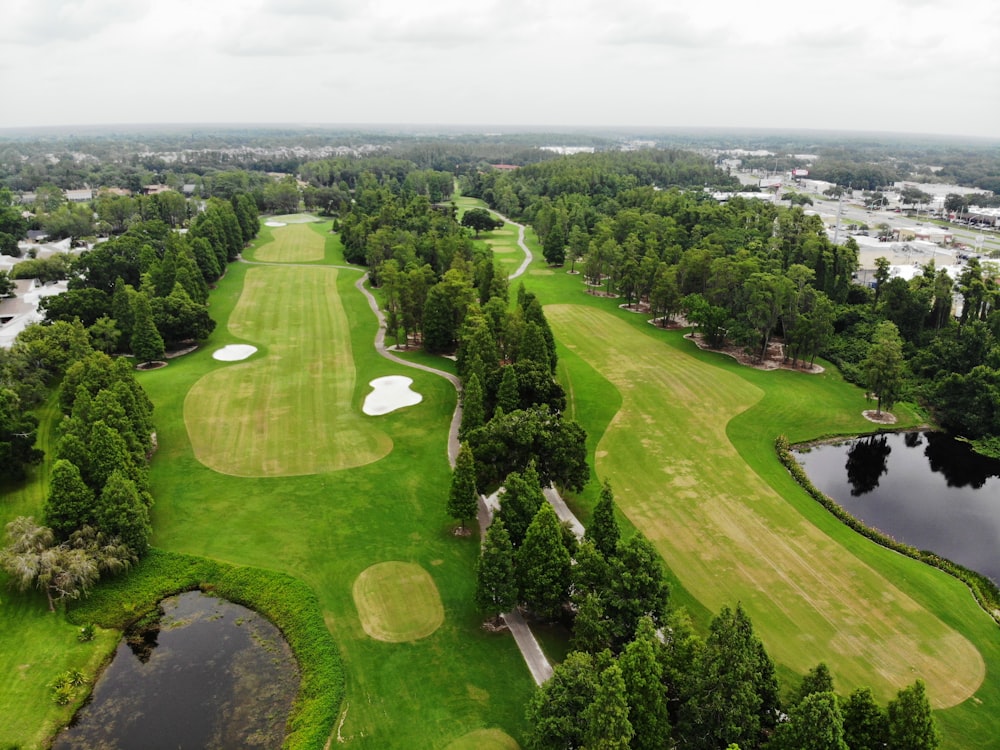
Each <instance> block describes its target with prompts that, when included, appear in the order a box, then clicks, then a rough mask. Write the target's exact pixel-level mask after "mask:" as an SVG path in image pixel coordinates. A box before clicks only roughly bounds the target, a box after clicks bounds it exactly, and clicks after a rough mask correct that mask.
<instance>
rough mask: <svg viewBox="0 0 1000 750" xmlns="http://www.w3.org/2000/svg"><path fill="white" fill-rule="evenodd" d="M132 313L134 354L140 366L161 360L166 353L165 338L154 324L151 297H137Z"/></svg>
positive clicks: (142, 294)
mask: <svg viewBox="0 0 1000 750" xmlns="http://www.w3.org/2000/svg"><path fill="white" fill-rule="evenodd" d="M134 303H135V306H134V309H133V311H132V314H133V316H134V323H133V328H132V341H131V345H132V354H134V355H135V358H136V359H137V360H138V361H139V362H140V364H148V363H150V362H152V361H154V360H158V359H161V358H162V357H163V353H164V347H163V337H162V336H160V332H159V331H158V330H157V329H156V324H155V323H154V322H153V311H152V308H151V307H150V303H149V297H147V296H146V295H145V294H144V293H139V294H137V295H136V297H135V300H134Z"/></svg>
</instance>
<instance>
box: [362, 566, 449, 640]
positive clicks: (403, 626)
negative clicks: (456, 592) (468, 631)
mask: <svg viewBox="0 0 1000 750" xmlns="http://www.w3.org/2000/svg"><path fill="white" fill-rule="evenodd" d="M353 593H354V604H355V606H356V607H357V609H358V615H359V617H360V618H361V624H362V627H364V629H365V632H366V633H368V635H370V636H371V637H372V638H376V639H377V640H380V641H389V642H391V643H404V642H406V641H415V640H418V639H420V638H426V637H427V636H429V635H430V634H431V633H433V632H434V631H435V630H437V629H438V628H439V627H441V623H442V622H444V610H443V609H442V607H441V597H440V596H439V595H438V590H437V586H435V585H434V579H433V578H431V577H430V575H428V573H427V571H425V570H424V569H423V568H421V567H420V566H419V565H415V564H414V563H404V562H398V561H396V560H390V561H387V562H382V563H377V564H376V565H372V566H371V567H370V568H367V569H366V570H363V571H361V575H359V576H358V577H357V578H356V579H355V580H354V591H353Z"/></svg>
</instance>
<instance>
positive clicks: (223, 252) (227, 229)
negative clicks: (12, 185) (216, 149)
mask: <svg viewBox="0 0 1000 750" xmlns="http://www.w3.org/2000/svg"><path fill="white" fill-rule="evenodd" d="M257 230H258V219H257V209H256V204H255V203H254V202H253V199H252V198H251V197H250V196H248V195H246V194H241V195H238V196H236V197H234V198H233V199H232V200H230V201H225V200H221V199H218V198H212V199H210V200H209V201H208V203H207V205H206V208H205V210H204V211H202V212H200V213H199V214H198V215H197V216H196V217H195V218H194V219H193V220H192V221H191V224H190V228H189V231H188V233H187V234H184V235H182V234H179V233H177V232H176V231H174V230H173V229H171V228H170V226H169V225H168V224H167V223H165V222H163V221H160V220H159V219H155V220H150V221H143V222H140V223H137V224H133V225H132V226H131V227H130V228H129V229H128V230H126V231H125V232H124V233H123V234H121V235H120V236H118V237H115V238H113V239H111V240H109V241H107V242H103V243H100V244H99V245H96V246H95V247H94V248H93V249H92V250H87V251H84V252H83V253H81V254H80V256H79V257H78V258H77V259H76V260H75V261H73V262H72V264H71V269H70V274H71V276H72V278H71V279H70V283H69V289H68V291H67V292H65V293H64V294H60V295H55V296H50V297H46V298H45V299H44V300H43V303H42V305H41V307H42V309H43V310H44V312H45V319H46V321H47V322H49V323H54V322H58V321H66V322H69V321H72V320H79V321H80V322H82V323H83V325H84V326H85V327H86V328H87V330H88V332H89V333H90V336H91V339H92V340H93V343H94V345H95V346H96V347H97V348H99V349H102V350H103V351H107V352H109V353H110V352H131V353H133V354H134V355H135V356H136V357H137V358H138V359H139V360H140V361H142V362H149V361H151V360H155V359H159V358H161V357H162V356H163V352H164V349H165V348H166V347H175V346H178V345H180V344H182V343H183V342H186V341H200V340H203V339H205V338H206V337H207V336H208V335H209V334H210V333H211V332H212V330H213V329H214V327H215V321H213V320H212V319H211V317H209V314H208V290H209V284H211V283H213V282H215V281H216V280H217V279H218V278H219V277H220V276H221V275H222V273H223V271H224V269H225V267H226V264H227V263H229V262H230V261H232V260H234V259H236V258H237V257H238V256H239V253H240V252H241V251H242V249H243V247H244V246H245V245H246V244H247V243H248V242H249V241H250V240H251V239H253V238H254V237H255V236H256V233H257ZM39 270H44V269H39Z"/></svg>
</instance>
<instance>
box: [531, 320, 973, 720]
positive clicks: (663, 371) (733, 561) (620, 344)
mask: <svg viewBox="0 0 1000 750" xmlns="http://www.w3.org/2000/svg"><path fill="white" fill-rule="evenodd" d="M545 312H546V315H547V316H548V318H549V321H550V323H551V325H552V327H553V331H554V332H555V334H556V337H557V338H558V339H559V340H560V341H562V342H563V344H564V345H565V346H567V348H569V349H570V350H571V351H574V352H575V353H577V354H579V355H580V356H581V357H582V358H583V359H585V360H586V361H587V362H589V363H590V364H591V365H592V366H594V367H595V369H596V370H597V371H598V372H599V373H600V374H601V375H602V376H603V377H605V378H607V379H608V381H609V382H611V383H612V384H613V385H614V386H615V387H616V389H617V390H618V391H619V393H620V394H621V395H622V406H621V408H620V410H619V411H618V413H617V415H616V416H615V418H614V420H613V421H612V423H611V425H610V426H609V427H608V429H607V430H606V431H605V432H604V435H603V437H602V438H601V441H600V443H599V444H598V446H597V450H596V461H595V465H596V469H597V473H598V474H599V475H600V476H601V477H602V478H608V479H610V480H611V482H612V485H613V487H614V489H615V496H616V501H617V502H618V504H619V507H620V508H621V510H622V511H623V512H624V513H625V515H626V516H628V518H629V520H630V521H631V522H632V523H633V524H634V525H635V526H636V527H637V528H640V529H642V530H643V532H644V533H645V534H646V535H647V536H648V537H649V538H650V540H651V541H652V542H653V543H654V544H655V545H656V547H657V549H658V550H659V552H660V554H661V555H662V556H663V558H664V560H665V561H666V562H667V564H668V565H669V566H670V567H671V569H672V570H673V571H674V574H675V575H676V576H677V577H678V578H679V579H680V581H681V583H682V584H683V586H684V587H685V589H686V590H687V591H688V592H689V593H691V594H692V595H694V596H695V597H697V598H698V599H699V601H701V602H702V603H703V604H704V605H705V606H707V607H708V608H709V609H711V610H713V611H717V610H718V609H720V608H721V607H722V606H723V605H727V604H732V603H733V602H735V601H738V600H742V602H743V605H744V607H745V608H746V609H747V611H748V612H749V613H750V614H751V616H752V617H753V619H754V622H755V625H756V627H757V629H758V632H760V633H761V636H762V637H763V639H764V641H765V643H766V644H767V646H768V649H769V651H770V653H771V654H772V656H773V658H774V659H775V660H776V661H780V662H783V663H784V664H785V665H787V666H788V667H790V668H791V669H792V670H794V671H796V672H799V673H804V672H805V671H806V670H808V669H809V668H810V667H811V666H814V665H815V664H816V662H817V661H819V660H823V661H826V662H827V663H828V664H830V665H831V667H832V670H833V672H834V675H835V676H836V678H837V681H838V684H839V685H840V686H841V688H842V689H844V690H851V689H853V688H855V687H858V686H860V685H864V684H870V685H871V686H872V687H873V689H874V690H875V692H876V694H878V695H880V696H881V697H882V699H883V700H885V699H887V698H889V697H891V696H892V695H893V694H894V693H895V691H896V690H897V689H899V688H900V687H902V686H903V685H905V684H908V683H909V682H912V675H913V674H919V675H920V676H922V677H923V678H924V679H925V680H926V681H927V683H928V688H929V692H930V694H931V696H932V698H933V699H934V700H935V702H936V703H937V704H938V705H939V706H949V705H953V704H955V703H958V702H961V701H963V700H965V699H966V698H968V697H969V696H970V695H972V693H974V692H975V690H976V688H977V687H978V686H979V684H980V682H981V681H982V678H983V675H984V672H985V668H984V664H983V660H982V657H981V656H980V654H979V652H978V651H977V650H976V649H975V648H974V647H973V646H972V644H971V643H970V642H969V641H968V640H967V639H965V638H964V637H962V636H961V635H960V634H959V633H958V632H956V631H955V630H954V629H952V628H950V627H948V626H946V625H945V624H944V623H942V622H941V620H940V619H938V618H937V617H935V616H934V615H933V614H931V613H930V612H928V611H927V610H926V609H925V608H924V607H922V606H920V605H919V604H918V603H917V602H915V601H914V600H913V599H912V598H911V597H910V596H908V595H907V594H905V593H904V592H903V591H901V590H900V589H899V588H898V587H896V586H895V585H894V584H893V583H892V581H891V580H889V579H887V578H886V577H885V576H883V575H881V574H880V573H879V572H878V571H877V570H875V569H873V568H872V567H871V566H870V565H867V564H865V563H863V562H862V561H860V560H859V559H858V558H857V557H855V556H854V555H853V554H851V553H850V552H848V551H847V550H845V549H844V548H843V546H841V545H840V544H839V543H837V541H836V540H834V539H832V538H831V537H830V536H829V535H827V534H825V533H823V532H822V531H820V530H819V529H817V528H816V526H815V525H813V524H811V523H809V522H808V521H807V520H806V519H803V518H802V517H801V516H800V515H799V514H797V513H794V512H791V513H790V512H789V509H788V506H787V504H786V503H785V502H784V500H783V498H782V497H781V495H779V494H778V493H777V492H775V491H774V490H773V489H772V488H771V487H770V486H768V485H767V484H766V483H765V482H764V481H762V480H761V478H760V477H759V476H757V474H755V473H754V472H753V470H752V469H751V468H750V467H749V466H748V465H747V463H746V462H745V461H744V459H743V458H742V457H741V456H740V454H739V453H738V452H737V450H736V448H735V447H734V446H733V444H732V442H731V441H730V439H729V437H728V436H727V435H726V426H727V424H728V423H729V422H730V421H731V420H732V419H733V418H734V417H735V416H737V415H738V414H740V413H742V412H745V411H746V410H748V409H749V408H750V407H752V406H753V405H755V404H756V403H757V402H758V401H759V400H760V399H761V398H762V396H763V391H762V390H761V389H760V388H758V387H756V386H754V385H753V384H751V383H749V382H747V381H746V380H744V379H742V378H740V377H738V376H737V375H735V374H733V373H730V372H727V371H726V370H724V369H722V368H719V367H714V366H712V365H710V364H708V363H706V362H703V361H700V360H699V359H697V358H694V357H691V356H689V355H687V354H685V353H683V352H681V351H679V350H677V349H674V348H671V347H666V346H662V345H659V346H658V345H656V344H657V342H655V341H654V340H652V339H651V338H650V337H649V336H646V335H644V334H643V333H642V332H641V331H640V330H638V329H636V328H634V327H632V326H630V325H628V324H627V323H626V322H624V321H622V320H620V319H617V318H615V317H614V316H612V315H610V314H609V313H607V312H603V311H601V310H598V309H596V308H593V307H589V306H583V305H556V306H549V307H546V309H545ZM793 377H794V374H793ZM807 377H809V376H806V375H798V378H799V379H800V380H802V379H804V378H807ZM810 390H813V389H810ZM856 408H857V411H859V412H860V410H861V408H862V404H861V403H858V404H857V405H856ZM820 413H821V410H820Z"/></svg>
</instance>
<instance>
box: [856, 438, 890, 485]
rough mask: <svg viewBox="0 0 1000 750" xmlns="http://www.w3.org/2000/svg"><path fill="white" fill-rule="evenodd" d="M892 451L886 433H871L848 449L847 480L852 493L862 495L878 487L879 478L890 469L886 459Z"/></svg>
mask: <svg viewBox="0 0 1000 750" xmlns="http://www.w3.org/2000/svg"><path fill="white" fill-rule="evenodd" d="M890 453H892V448H890V447H889V440H888V438H887V437H886V436H885V435H871V436H869V437H867V438H862V439H861V440H858V441H857V442H855V443H854V445H852V446H851V447H850V449H849V450H848V451H847V466H846V468H847V481H848V482H850V485H851V494H852V495H853V496H854V497H860V496H861V495H864V494H867V493H869V492H871V491H872V490H874V489H875V488H876V487H878V480H879V478H880V477H881V476H882V475H883V474H885V473H886V472H887V471H888V470H889V469H888V467H887V466H886V463H885V462H886V459H887V458H888V457H889V454H890Z"/></svg>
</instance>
